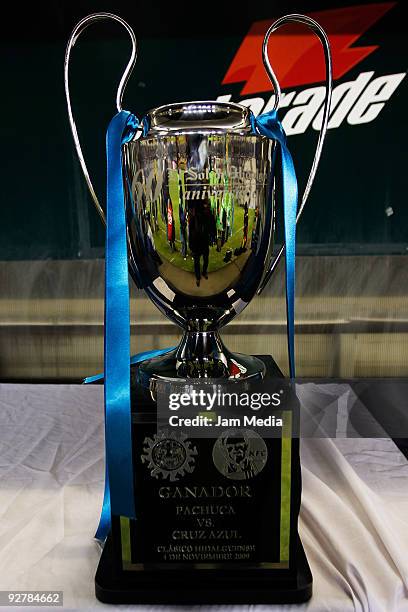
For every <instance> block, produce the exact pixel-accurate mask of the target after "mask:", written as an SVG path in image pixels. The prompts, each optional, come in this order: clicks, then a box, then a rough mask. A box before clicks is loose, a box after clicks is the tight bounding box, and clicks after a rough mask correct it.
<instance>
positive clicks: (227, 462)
mask: <svg viewBox="0 0 408 612" xmlns="http://www.w3.org/2000/svg"><path fill="white" fill-rule="evenodd" d="M212 455H213V461H214V465H215V467H216V468H217V470H218V471H219V472H220V473H221V474H222V475H223V476H225V477H226V478H230V479H231V480H248V479H250V478H253V477H254V476H256V475H257V474H259V472H261V471H262V470H263V468H264V467H265V464H266V461H267V459H268V449H267V447H266V444H265V442H264V440H263V438H261V436H260V435H259V434H257V433H256V431H252V430H250V429H227V430H226V431H224V432H223V433H222V434H221V435H220V437H219V438H218V439H217V440H216V442H215V444H214V447H213V453H212Z"/></svg>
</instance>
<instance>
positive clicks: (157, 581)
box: [95, 536, 313, 605]
mask: <svg viewBox="0 0 408 612" xmlns="http://www.w3.org/2000/svg"><path fill="white" fill-rule="evenodd" d="M295 565H296V575H295V576H293V577H291V578H289V579H282V577H279V576H274V575H271V573H269V572H267V575H266V576H256V575H254V574H252V576H247V577H245V578H243V577H242V576H241V575H240V572H234V574H233V575H231V573H227V572H225V571H222V570H209V571H208V572H206V574H209V575H206V576H202V575H200V572H195V574H194V575H188V574H187V573H186V572H180V574H181V575H178V574H179V573H178V572H175V571H174V570H168V571H164V570H156V571H151V572H148V571H146V570H145V571H142V572H127V574H126V573H125V572H123V573H121V574H118V573H117V571H116V568H115V562H114V551H113V545H112V541H111V536H109V537H108V539H107V541H106V544H105V547H104V549H103V552H102V556H101V559H100V561H99V565H98V569H97V572H96V576H95V594H96V597H97V599H99V601H101V602H103V603H110V604H179V605H185V604H188V605H194V604H284V603H302V602H305V601H307V600H308V599H310V598H311V596H312V583H313V578H312V573H311V571H310V567H309V564H308V561H307V559H306V555H305V552H304V550H303V546H302V543H301V541H300V538H299V536H297V550H296V562H295ZM263 572H264V571H263V570H260V571H259V572H258V574H263Z"/></svg>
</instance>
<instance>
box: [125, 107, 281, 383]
mask: <svg viewBox="0 0 408 612" xmlns="http://www.w3.org/2000/svg"><path fill="white" fill-rule="evenodd" d="M145 126H146V127H147V129H146V128H145V130H144V133H143V135H142V134H141V131H138V133H137V134H136V136H135V137H134V138H133V140H131V141H130V142H128V143H126V144H124V145H123V149H122V160H123V178H124V185H125V206H126V219H127V231H128V249H129V267H130V272H131V275H132V277H133V279H134V280H135V282H136V284H137V286H138V287H139V288H141V289H143V290H144V291H145V292H146V294H147V295H148V296H149V298H150V299H151V300H152V302H153V303H154V304H155V305H156V306H157V307H158V308H159V309H160V310H161V311H162V312H163V313H164V314H165V315H166V316H167V317H168V318H169V319H171V320H172V321H173V322H174V323H176V324H177V325H178V326H180V327H181V328H182V329H183V330H184V335H183V338H182V340H181V342H180V344H179V346H178V347H177V348H176V349H173V350H172V351H171V352H169V353H167V354H165V355H162V356H160V357H155V358H152V359H148V360H146V361H144V362H142V363H141V364H139V367H138V382H139V383H141V384H142V385H143V386H144V387H149V386H150V387H151V379H152V378H153V379H158V378H166V379H174V378H178V377H183V378H185V377H187V378H190V377H191V378H202V377H214V378H218V377H226V378H240V379H243V378H252V377H262V376H263V373H264V369H265V366H264V364H263V362H262V361H260V360H259V359H257V358H255V357H251V356H248V355H243V354H234V353H231V352H230V351H228V349H227V348H226V347H225V346H224V344H223V342H222V341H221V339H220V336H219V333H218V330H219V329H220V328H221V327H222V326H223V325H225V324H226V323H228V322H229V321H231V320H232V319H233V318H234V317H235V316H236V315H237V314H239V313H240V312H242V310H243V309H244V308H245V307H246V306H247V305H248V304H249V302H250V301H251V299H252V298H253V296H254V294H255V293H256V291H257V289H258V287H259V286H260V283H261V281H262V279H263V277H264V275H265V272H266V271H267V269H268V267H269V263H270V260H271V256H272V247H273V228H274V211H275V180H274V179H275V177H274V172H273V171H272V170H273V163H274V152H275V148H276V142H275V141H274V140H271V139H268V138H266V137H264V136H261V135H254V134H253V133H252V131H251V123H250V112H249V110H248V109H247V108H246V107H244V106H241V105H239V104H233V103H225V102H213V101H210V102H208V101H204V102H185V103H176V104H169V105H166V106H161V107H159V108H156V109H154V110H152V111H150V112H149V113H147V116H146V119H145Z"/></svg>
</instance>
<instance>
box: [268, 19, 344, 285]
mask: <svg viewBox="0 0 408 612" xmlns="http://www.w3.org/2000/svg"><path fill="white" fill-rule="evenodd" d="M287 23H302V24H304V25H307V26H308V27H309V28H310V29H311V30H313V32H314V33H315V34H316V35H317V36H318V37H319V39H320V42H321V43H322V46H323V51H324V58H325V63H326V99H325V101H324V109H323V121H322V126H321V128H320V132H319V138H318V141H317V145H316V152H315V156H314V159H313V163H312V167H311V169H310V173H309V178H308V179H307V183H306V187H305V190H304V192H303V196H302V200H301V203H300V206H299V210H298V212H297V215H296V223H297V222H298V221H299V218H300V216H301V214H302V212H303V209H304V207H305V204H306V202H307V199H308V197H309V193H310V190H311V188H312V185H313V181H314V179H315V176H316V171H317V168H318V165H319V161H320V156H321V154H322V149H323V143H324V139H325V137H326V132H327V124H328V122H329V116H330V103H331V95H332V59H331V52H330V43H329V39H328V37H327V34H326V32H325V31H324V30H323V28H322V27H321V26H320V25H319V24H318V23H317V21H315V20H314V19H312V18H311V17H307V16H306V15H298V14H293V15H285V16H284V17H281V18H280V19H277V20H276V21H275V22H274V23H273V24H272V25H271V26H270V28H269V29H268V31H267V32H266V34H265V38H264V41H263V45H262V58H263V63H264V66H265V69H266V72H267V73H268V76H269V78H270V80H271V83H272V85H273V89H274V91H275V103H274V106H273V110H278V108H279V102H280V97H281V88H280V85H279V82H278V79H277V78H276V75H275V73H274V71H273V68H272V66H271V63H270V61H269V57H268V42H269V37H270V35H271V34H272V32H275V31H276V30H277V29H278V28H280V27H281V26H282V25H285V24H287ZM284 250H285V245H283V246H282V247H281V248H280V250H279V252H278V254H277V255H276V257H275V258H274V259H273V260H272V261H271V262H270V264H269V268H268V271H267V272H266V274H265V276H264V278H263V280H262V282H261V284H260V286H259V289H258V291H257V294H258V295H259V294H260V293H262V291H263V290H264V289H265V286H266V285H267V284H268V281H269V279H270V278H271V276H272V274H273V272H274V270H275V268H276V266H277V265H278V263H279V260H280V258H281V257H282V255H283V252H284Z"/></svg>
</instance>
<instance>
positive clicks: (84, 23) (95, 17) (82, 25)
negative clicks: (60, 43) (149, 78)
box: [64, 13, 137, 225]
mask: <svg viewBox="0 0 408 612" xmlns="http://www.w3.org/2000/svg"><path fill="white" fill-rule="evenodd" d="M105 19H111V20H112V21H117V22H118V23H120V24H121V25H122V26H123V27H124V28H125V29H126V31H127V32H128V34H129V36H130V39H131V41H132V53H131V56H130V59H129V62H128V64H127V66H126V68H125V71H124V73H123V75H122V78H121V80H120V83H119V86H118V89H117V92H116V108H117V110H118V113H120V112H121V110H122V99H123V94H124V91H125V88H126V85H127V82H128V80H129V77H130V75H131V74H132V71H133V68H134V66H135V63H136V59H137V43H136V36H135V33H134V31H133V30H132V28H131V27H130V25H129V24H127V23H126V21H124V20H123V19H121V18H120V17H118V16H117V15H114V14H113V13H93V14H92V15H88V16H87V17H84V18H83V19H81V21H80V22H79V23H77V25H76V26H75V28H74V29H73V31H72V34H71V36H70V38H69V40H68V44H67V48H66V51H65V60H64V85H65V98H66V101H67V108H68V118H69V124H70V127H71V133H72V137H73V139H74V144H75V149H76V152H77V155H78V159H79V163H80V164H81V168H82V172H83V174H84V177H85V180H86V184H87V185H88V189H89V191H90V194H91V196H92V199H93V201H94V204H95V207H96V210H97V211H98V213H99V215H100V217H101V219H102V221H103V223H104V224H105V225H106V218H105V213H104V211H103V208H102V206H101V204H100V203H99V200H98V197H97V195H96V193H95V189H94V187H93V184H92V181H91V177H90V176H89V172H88V168H87V165H86V162H85V159H84V156H83V153H82V148H81V143H80V141H79V136H78V131H77V128H76V125H75V121H74V116H73V113H72V106H71V96H70V92H69V62H70V57H71V50H72V47H73V46H74V45H75V43H76V41H77V40H78V38H79V36H80V35H81V34H82V32H83V31H84V30H85V29H86V28H87V27H88V26H89V25H91V23H95V22H96V21H102V20H105Z"/></svg>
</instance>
